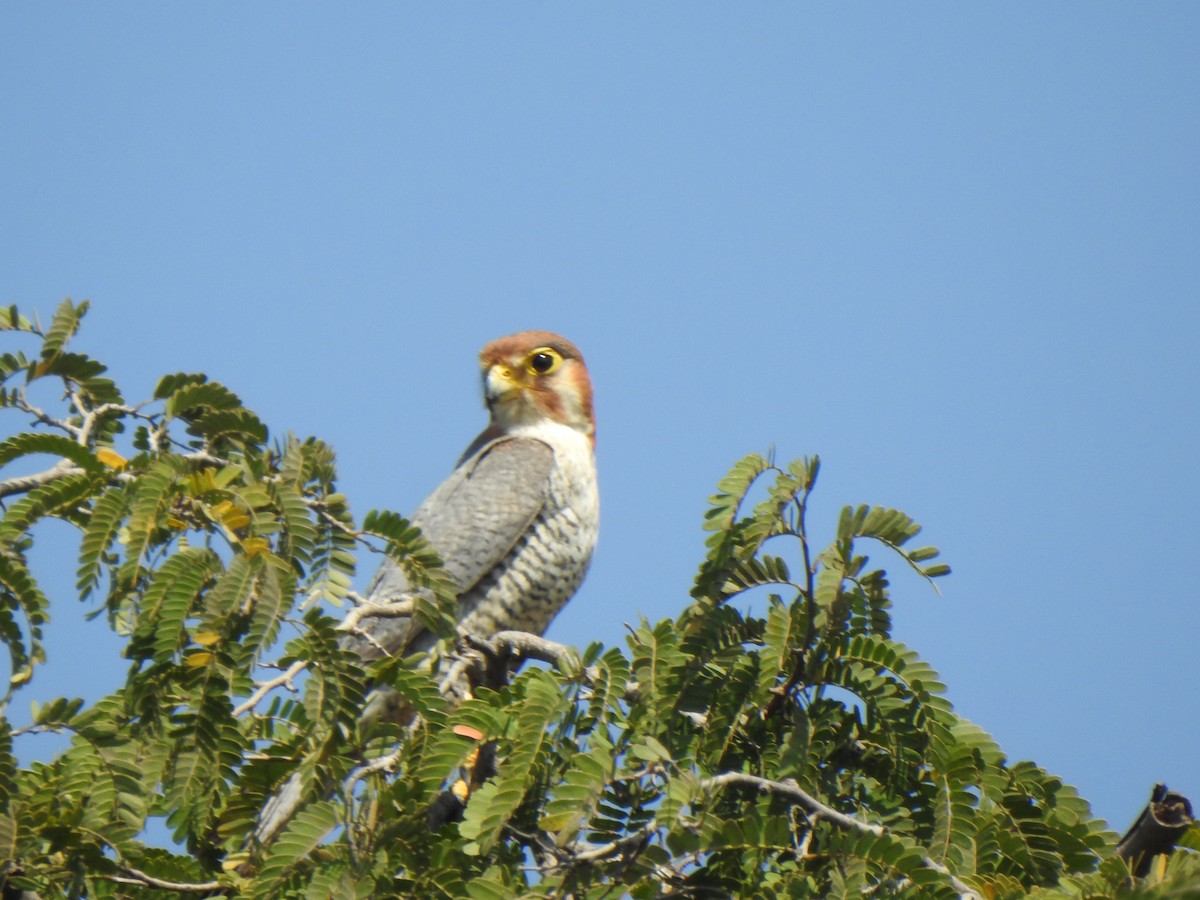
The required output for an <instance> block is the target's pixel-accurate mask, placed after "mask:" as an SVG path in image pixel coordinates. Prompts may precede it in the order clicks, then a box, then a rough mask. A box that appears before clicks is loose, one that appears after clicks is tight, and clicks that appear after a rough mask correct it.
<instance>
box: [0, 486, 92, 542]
mask: <svg viewBox="0 0 1200 900" xmlns="http://www.w3.org/2000/svg"><path fill="white" fill-rule="evenodd" d="M98 484H99V481H98V479H97V477H96V476H94V475H89V474H86V473H85V474H80V475H64V476H62V477H61V478H55V479H54V480H53V481H48V482H46V483H45V484H39V485H38V486H37V487H35V488H33V489H32V490H30V491H29V493H27V494H26V495H25V496H24V497H22V498H21V499H20V500H18V501H17V502H16V503H14V504H13V505H12V506H10V507H9V508H8V511H7V513H5V515H4V518H3V520H0V542H4V541H15V540H17V539H18V538H20V537H22V536H23V535H24V534H25V533H26V532H28V531H29V529H30V528H32V527H33V525H34V523H36V522H37V521H39V520H40V519H43V518H46V517H47V516H58V517H60V518H74V514H75V512H76V510H77V509H78V508H79V507H80V506H81V505H82V504H83V503H84V498H86V497H87V496H88V495H89V494H90V493H91V492H92V491H93V490H94V489H95V488H96V487H97V486H98Z"/></svg>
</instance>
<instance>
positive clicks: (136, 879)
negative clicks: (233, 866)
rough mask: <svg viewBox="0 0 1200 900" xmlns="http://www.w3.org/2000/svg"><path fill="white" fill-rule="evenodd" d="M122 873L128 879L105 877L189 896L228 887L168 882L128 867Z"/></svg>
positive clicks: (123, 866)
mask: <svg viewBox="0 0 1200 900" xmlns="http://www.w3.org/2000/svg"><path fill="white" fill-rule="evenodd" d="M121 871H122V872H124V873H125V875H126V876H127V877H125V878H121V877H120V876H115V875H109V876H105V877H106V878H107V879H108V880H109V881H115V882H117V883H119V884H140V885H142V886H143V887H150V888H156V889H158V890H160V891H178V892H180V893H188V894H208V893H211V892H212V891H220V890H222V889H224V888H226V887H227V885H223V884H221V882H219V881H205V882H200V883H198V884H197V883H192V882H186V881H167V880H166V879H165V878H155V877H154V876H153V875H148V874H146V873H145V872H143V871H141V870H140V869H135V868H133V867H132V866H126V865H122V866H121Z"/></svg>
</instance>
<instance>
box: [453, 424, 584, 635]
mask: <svg viewBox="0 0 1200 900" xmlns="http://www.w3.org/2000/svg"><path fill="white" fill-rule="evenodd" d="M554 451H555V466H554V468H553V469H552V471H551V474H550V483H549V485H548V491H547V497H546V503H545V505H544V507H543V509H542V511H541V514H540V515H538V517H537V518H536V519H535V520H534V521H533V522H532V523H531V524H530V527H529V528H528V530H527V531H526V533H525V534H524V535H523V536H522V538H521V539H520V540H519V541H518V542H517V543H516V545H515V546H514V547H513V549H512V551H511V552H510V553H509V555H508V557H507V558H506V559H505V560H504V561H503V562H502V563H501V564H500V565H499V566H497V567H496V569H494V570H493V571H492V572H491V573H490V577H489V578H487V579H485V581H484V583H482V584H480V585H479V588H480V594H479V595H478V596H477V597H476V598H472V600H474V601H475V602H474V603H471V604H470V605H471V606H472V607H473V609H472V611H471V613H470V614H469V615H468V616H467V619H468V621H464V622H463V625H464V626H465V628H466V630H468V631H471V630H475V631H478V632H481V633H488V632H492V631H497V630H502V629H518V630H521V631H531V632H534V633H538V634H540V633H541V632H543V631H544V630H545V629H546V626H548V625H549V624H550V620H551V619H553V618H554V616H555V614H556V613H557V612H558V611H559V610H560V609H561V608H562V606H563V605H564V604H565V603H566V602H567V600H569V599H570V598H571V596H572V595H573V594H574V593H575V591H576V589H577V588H578V587H579V585H580V583H581V582H582V581H583V577H584V575H585V574H586V573H587V568H588V564H589V563H590V562H591V558H592V551H593V550H594V549H595V546H596V538H597V535H598V532H599V518H600V498H599V492H598V490H597V485H596V468H595V463H594V461H593V458H592V453H591V447H590V445H589V446H584V447H575V446H571V445H568V446H567V447H565V448H564V447H561V446H556V447H554Z"/></svg>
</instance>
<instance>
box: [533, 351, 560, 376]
mask: <svg viewBox="0 0 1200 900" xmlns="http://www.w3.org/2000/svg"><path fill="white" fill-rule="evenodd" d="M562 361H563V358H562V354H561V353H559V352H558V351H557V350H555V349H554V348H553V347H538V348H537V349H536V350H534V351H533V352H532V353H530V354H529V356H527V357H526V358H525V367H526V368H527V369H528V370H529V374H530V375H549V374H550V373H551V372H553V371H554V370H556V369H557V368H558V367H559V366H561V365H562Z"/></svg>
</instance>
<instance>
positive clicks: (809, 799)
mask: <svg viewBox="0 0 1200 900" xmlns="http://www.w3.org/2000/svg"><path fill="white" fill-rule="evenodd" d="M700 785H701V787H702V788H705V789H707V790H719V789H720V788H723V787H726V786H727V785H738V786H741V787H751V788H754V789H755V790H759V791H763V792H764V793H767V794H773V795H774V796H776V797H782V798H783V799H785V800H788V801H790V802H792V803H794V804H796V805H797V806H799V807H801V808H802V809H804V811H805V812H807V813H808V814H809V815H810V816H813V817H814V818H817V819H824V820H825V821H826V822H829V823H830V824H831V825H836V826H837V827H838V828H841V829H843V830H845V831H854V832H858V833H859V834H874V835H882V834H886V833H887V829H886V828H884V827H883V826H882V825H876V824H874V823H872V822H860V821H859V820H858V819H856V818H854V817H853V816H848V815H846V814H845V813H841V812H838V811H837V810H836V809H834V808H833V807H831V806H826V805H825V804H824V803H822V802H821V801H820V800H818V799H817V798H816V797H814V796H812V795H811V794H809V793H807V792H806V791H804V790H802V789H801V788H800V786H799V785H797V784H796V783H795V782H794V781H791V780H790V779H789V780H787V781H771V780H770V779H768V778H759V777H758V776H757V775H749V774H747V773H744V772H724V773H722V774H720V775H714V776H713V777H712V778H706V779H704V780H703V781H701V782H700ZM921 864H922V865H924V866H925V867H926V868H929V869H933V870H934V871H935V872H938V873H939V874H941V875H945V876H946V878H947V879H948V880H949V882H950V886H951V887H953V888H954V890H956V891H958V894H959V896H960V897H962V898H963V900H978V898H979V895H978V894H976V893H975V892H974V891H973V890H971V888H969V887H968V886H967V885H966V884H964V883H963V882H961V881H959V880H958V879H957V878H955V877H954V875H953V873H951V871H950V870H949V869H947V868H946V867H945V866H943V865H942V864H941V863H939V862H937V861H936V860H934V859H931V858H930V857H928V856H923V857H922V858H921Z"/></svg>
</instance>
